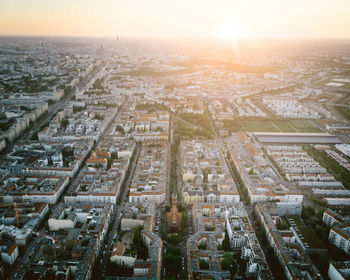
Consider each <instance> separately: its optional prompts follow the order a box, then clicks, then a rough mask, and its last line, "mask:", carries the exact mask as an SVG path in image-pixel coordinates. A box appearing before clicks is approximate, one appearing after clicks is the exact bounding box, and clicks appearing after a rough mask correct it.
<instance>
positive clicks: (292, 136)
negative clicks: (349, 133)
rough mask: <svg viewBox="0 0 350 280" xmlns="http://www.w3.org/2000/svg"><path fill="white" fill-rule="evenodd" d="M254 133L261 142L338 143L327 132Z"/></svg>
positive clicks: (338, 141)
mask: <svg viewBox="0 0 350 280" xmlns="http://www.w3.org/2000/svg"><path fill="white" fill-rule="evenodd" d="M254 135H255V136H256V138H257V139H258V141H259V142H261V143H300V144H302V143H304V144H318V143H322V144H339V143H341V141H340V140H338V139H337V138H336V137H335V136H334V135H330V134H327V133H282V132H281V133H272V132H268V133H266V132H255V133H254Z"/></svg>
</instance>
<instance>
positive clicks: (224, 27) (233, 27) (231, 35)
mask: <svg viewBox="0 0 350 280" xmlns="http://www.w3.org/2000/svg"><path fill="white" fill-rule="evenodd" d="M240 36H241V33H240V29H239V27H238V25H237V23H236V22H235V21H233V20H226V21H223V22H222V23H221V25H220V28H219V32H218V37H220V38H222V39H225V40H230V41H235V40H237V39H238V38H239V37H240Z"/></svg>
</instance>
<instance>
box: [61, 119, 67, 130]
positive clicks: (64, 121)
mask: <svg viewBox="0 0 350 280" xmlns="http://www.w3.org/2000/svg"><path fill="white" fill-rule="evenodd" d="M68 125H69V120H67V119H63V120H62V121H61V126H62V127H63V128H64V129H65V128H66V127H67V126H68Z"/></svg>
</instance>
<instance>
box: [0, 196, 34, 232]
mask: <svg viewBox="0 0 350 280" xmlns="http://www.w3.org/2000/svg"><path fill="white" fill-rule="evenodd" d="M23 204H24V205H26V204H27V205H28V204H29V203H28V202H23V203H17V202H11V203H5V204H0V208H4V207H11V206H13V208H14V210H15V214H16V222H17V226H18V227H19V215H18V208H17V206H18V205H23Z"/></svg>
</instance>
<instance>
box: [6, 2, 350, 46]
mask: <svg viewBox="0 0 350 280" xmlns="http://www.w3.org/2000/svg"><path fill="white" fill-rule="evenodd" d="M0 6H1V9H0V35H1V36H36V37H37V36H38V37H42V36H45V37H46V36H55V37H61V36H64V37H67V36H69V37H76V36H79V37H115V36H121V37H128V38H223V39H229V40H232V39H237V38H292V39H299V38H300V39H304V38H310V39H349V38H350V17H349V16H348V12H349V11H350V1H346V0H335V1H330V0H322V1H316V0H309V1H302V0H296V1H291V0H286V1H277V0H266V1H258V0H248V1H228V0H219V1H210V0H205V1H199V0H192V1H184V0H179V1H176V2H175V1H174V2H173V1H161V0H150V1H140V0H131V1H120V0H117V1H111V0H103V1H93V0H87V1H82V0H77V1H73V2H70V1H67V0H63V1H45V2H42V1H39V0H28V1H25V0H18V1H9V0H2V1H1V4H0Z"/></svg>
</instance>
